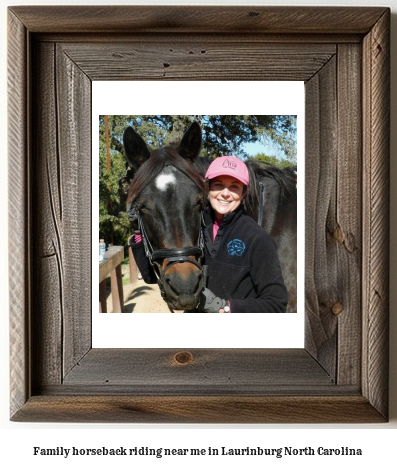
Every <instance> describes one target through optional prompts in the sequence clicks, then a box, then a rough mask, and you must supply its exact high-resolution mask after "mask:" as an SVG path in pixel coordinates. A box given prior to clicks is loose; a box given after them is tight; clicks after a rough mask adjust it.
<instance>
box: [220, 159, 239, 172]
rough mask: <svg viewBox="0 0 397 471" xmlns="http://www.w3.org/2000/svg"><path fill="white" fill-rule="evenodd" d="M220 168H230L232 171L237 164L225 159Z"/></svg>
mask: <svg viewBox="0 0 397 471" xmlns="http://www.w3.org/2000/svg"><path fill="white" fill-rule="evenodd" d="M222 167H223V168H231V169H232V170H234V169H235V168H236V167H237V163H236V162H233V161H231V160H229V159H226V160H225V161H224V162H223V164H222Z"/></svg>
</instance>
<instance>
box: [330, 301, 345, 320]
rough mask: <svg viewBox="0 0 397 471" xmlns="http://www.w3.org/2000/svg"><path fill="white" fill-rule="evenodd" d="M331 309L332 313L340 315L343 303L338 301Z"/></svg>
mask: <svg viewBox="0 0 397 471" xmlns="http://www.w3.org/2000/svg"><path fill="white" fill-rule="evenodd" d="M331 311H332V314H334V315H335V316H339V314H341V313H342V311H343V304H342V303H340V302H339V301H337V302H336V303H335V304H333V305H332V307H331Z"/></svg>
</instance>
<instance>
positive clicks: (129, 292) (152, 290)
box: [106, 267, 170, 313]
mask: <svg viewBox="0 0 397 471" xmlns="http://www.w3.org/2000/svg"><path fill="white" fill-rule="evenodd" d="M122 273H123V279H126V280H127V283H126V284H123V294H124V312H136V313H156V312H158V313H163V312H164V313H168V312H170V311H169V309H168V306H167V304H166V303H165V302H164V301H163V298H162V297H161V294H160V290H159V288H158V286H157V284H155V285H148V284H146V283H145V282H144V281H143V280H137V281H135V282H134V283H130V282H129V274H128V267H123V268H122ZM106 302H107V311H108V312H113V307H112V296H111V293H110V289H108V290H107V301H106Z"/></svg>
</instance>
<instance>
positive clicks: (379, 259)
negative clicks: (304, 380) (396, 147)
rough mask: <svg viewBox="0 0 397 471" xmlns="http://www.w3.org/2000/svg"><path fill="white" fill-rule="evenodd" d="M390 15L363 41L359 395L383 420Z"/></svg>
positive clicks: (385, 401) (386, 350)
mask: <svg viewBox="0 0 397 471" xmlns="http://www.w3.org/2000/svg"><path fill="white" fill-rule="evenodd" d="M389 23H390V12H389V11H386V12H385V13H384V15H383V16H382V18H381V19H380V20H379V21H378V22H377V23H376V25H374V28H373V29H372V30H371V32H370V33H369V34H368V35H367V36H366V37H365V40H364V70H365V73H364V77H363V95H364V103H363V108H364V120H363V132H364V140H363V146H364V152H363V154H364V191H365V194H364V212H363V215H364V221H363V237H364V239H365V241H366V245H365V250H364V253H363V263H364V267H363V277H364V280H363V283H364V290H363V293H364V299H363V304H364V309H363V320H362V325H363V336H364V338H363V344H364V352H363V355H364V358H363V370H362V375H363V391H364V394H365V395H366V396H367V397H368V398H369V399H370V401H371V403H373V404H374V405H376V407H377V408H378V410H380V411H382V413H383V414H385V415H387V411H388V393H387V392H388V373H387V372H388V353H389V327H388V326H389V321H388V317H389V265H388V263H389V262H388V260H389V166H390V163H389V152H390V149H389V147H390V134H389V127H388V124H387V123H389V118H390V57H389V54H390V36H389V28H388V25H389Z"/></svg>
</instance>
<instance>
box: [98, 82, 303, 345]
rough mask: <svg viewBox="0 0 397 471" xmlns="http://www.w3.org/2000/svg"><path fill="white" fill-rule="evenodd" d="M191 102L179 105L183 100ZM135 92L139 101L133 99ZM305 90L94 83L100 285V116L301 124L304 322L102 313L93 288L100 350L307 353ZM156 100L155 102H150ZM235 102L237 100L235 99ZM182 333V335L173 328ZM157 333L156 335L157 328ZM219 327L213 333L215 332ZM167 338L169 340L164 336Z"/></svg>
mask: <svg viewBox="0 0 397 471" xmlns="http://www.w3.org/2000/svg"><path fill="white" fill-rule="evenodd" d="M192 89H194V90H195V93H194V94H191V96H189V99H188V100H187V99H185V100H180V102H178V100H175V98H174V97H175V96H188V91H189V90H192ZM131 90H134V93H133V94H132V93H131ZM304 95H305V94H304V84H303V82H251V83H250V86H249V87H247V86H246V83H245V82H238V81H233V82H227V81H222V82H206V81H204V82H203V81H201V82H191V81H189V82H183V81H175V82H169V81H165V82H150V81H144V82H142V81H141V82H133V83H132V82H93V83H92V99H93V104H92V136H93V138H92V146H93V147H92V150H93V152H92V155H93V159H92V175H93V183H92V188H93V196H92V200H93V201H92V208H93V214H92V227H93V228H94V229H93V233H92V248H93V249H92V260H93V264H92V279H93V280H96V279H98V273H99V265H98V261H97V260H98V233H97V232H96V231H95V228H96V227H98V226H99V214H98V207H99V186H98V176H97V175H98V166H99V126H98V116H99V115H104V114H107V115H130V114H134V115H142V114H149V115H150V114H153V115H154V114H170V115H178V114H181V115H184V114H188V115H189V114H196V115H205V114H225V115H258V114H264V115H265V114H267V115H276V114H277V115H296V116H297V117H298V119H297V121H298V136H297V140H298V156H297V161H298V247H299V250H298V303H299V304H298V314H296V313H293V314H291V313H290V314H276V315H273V314H237V313H233V314H227V315H221V314H220V315H216V316H214V315H201V316H200V317H201V320H200V322H197V317H196V315H195V314H184V315H183V322H180V320H181V319H180V317H181V314H180V313H173V314H171V313H157V314H143V315H140V314H138V313H133V314H131V313H118V314H112V313H102V314H99V313H98V297H99V288H98V283H93V287H92V289H93V296H92V303H93V304H92V312H93V317H92V319H93V326H92V335H93V337H92V346H93V347H94V348H104V347H108V348H110V347H113V348H131V347H135V348H150V347H152V348H161V347H162V348H175V346H176V345H179V346H180V345H181V341H182V340H181V339H183V345H184V348H187V347H189V348H302V347H303V345H304V314H303V313H304V260H303V258H304V253H305V251H304V227H305V226H304V223H305V220H304V193H305V192H304V181H305V178H304ZM148 96H150V100H148V99H147V97H148ZM231 96H233V99H232V100H231V99H230V97H231ZM173 325H178V329H175V330H174V329H172V328H171V327H170V326H173ZM154 326H155V327H154ZM209 326H211V328H210V329H209V328H208V327H209ZM164 332H167V335H164Z"/></svg>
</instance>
